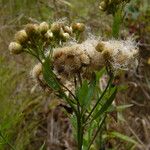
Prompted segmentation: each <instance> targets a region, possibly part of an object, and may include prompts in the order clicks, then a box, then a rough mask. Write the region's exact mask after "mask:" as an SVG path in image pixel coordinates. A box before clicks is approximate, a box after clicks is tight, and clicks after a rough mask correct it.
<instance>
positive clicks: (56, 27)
mask: <svg viewBox="0 0 150 150" xmlns="http://www.w3.org/2000/svg"><path fill="white" fill-rule="evenodd" d="M60 30H61V24H60V23H56V22H55V23H53V24H52V25H51V31H52V32H53V33H54V34H59V33H60Z"/></svg>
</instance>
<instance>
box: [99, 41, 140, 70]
mask: <svg viewBox="0 0 150 150" xmlns="http://www.w3.org/2000/svg"><path fill="white" fill-rule="evenodd" d="M99 51H100V50H99ZM101 51H102V52H101V54H102V55H103V57H104V59H105V60H106V61H107V62H110V64H111V65H112V67H113V68H114V69H128V67H130V66H132V65H135V64H134V63H135V62H136V58H137V57H136V56H137V54H138V48H137V44H136V43H135V42H134V41H133V40H132V39H128V40H109V41H102V42H101Z"/></svg>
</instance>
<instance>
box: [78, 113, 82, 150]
mask: <svg viewBox="0 0 150 150" xmlns="http://www.w3.org/2000/svg"><path fill="white" fill-rule="evenodd" d="M77 129H78V131H77V138H78V150H82V146H83V126H82V117H81V116H80V115H79V116H77Z"/></svg>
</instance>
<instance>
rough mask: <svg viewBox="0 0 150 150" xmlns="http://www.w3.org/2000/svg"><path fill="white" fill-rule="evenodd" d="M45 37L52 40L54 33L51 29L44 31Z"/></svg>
mask: <svg viewBox="0 0 150 150" xmlns="http://www.w3.org/2000/svg"><path fill="white" fill-rule="evenodd" d="M45 37H46V39H50V40H52V39H53V37H54V35H53V32H52V31H51V30H48V31H47V32H46V33H45Z"/></svg>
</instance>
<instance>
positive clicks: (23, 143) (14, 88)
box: [0, 0, 150, 150]
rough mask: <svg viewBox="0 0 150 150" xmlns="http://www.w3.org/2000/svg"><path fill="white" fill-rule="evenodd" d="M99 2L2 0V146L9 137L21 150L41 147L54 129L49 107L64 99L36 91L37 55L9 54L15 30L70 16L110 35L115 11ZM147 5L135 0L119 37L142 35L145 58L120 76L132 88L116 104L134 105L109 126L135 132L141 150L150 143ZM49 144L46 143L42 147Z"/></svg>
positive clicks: (119, 146)
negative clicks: (106, 9) (103, 9)
mask: <svg viewBox="0 0 150 150" xmlns="http://www.w3.org/2000/svg"><path fill="white" fill-rule="evenodd" d="M99 3H100V1H97V0H88V1H87V0H82V1H81V0H0V15H1V17H0V133H1V134H2V135H3V136H4V137H5V140H6V141H4V140H3V139H2V138H1V137H0V149H1V150H4V149H6V150H7V149H10V147H9V146H8V141H9V143H10V144H11V145H14V147H15V148H16V149H17V150H25V149H29V150H32V149H33V150H35V149H40V147H41V148H42V145H43V143H45V142H46V139H47V133H48V132H49V131H47V129H48V128H47V127H48V123H49V120H48V119H47V118H50V117H49V115H50V114H51V109H50V108H53V106H56V105H57V104H58V103H60V102H53V104H51V105H50V103H49V102H50V98H49V96H47V95H46V94H43V92H42V91H41V90H40V89H36V90H34V88H35V87H34V82H33V81H32V79H31V77H30V75H29V72H30V70H31V68H32V64H34V63H35V60H32V59H31V58H30V57H29V56H28V57H26V56H10V54H9V52H8V50H7V49H8V48H7V47H8V44H9V42H10V41H11V39H12V36H13V34H14V33H15V32H16V30H18V29H20V28H21V27H22V26H24V25H25V24H27V23H29V22H35V23H36V22H41V21H48V22H50V23H51V22H53V20H58V19H62V18H64V17H65V18H67V21H69V22H75V21H79V22H83V23H85V24H86V25H87V26H88V27H89V29H88V30H89V32H92V33H93V32H94V33H95V35H98V36H102V37H104V38H109V37H111V33H112V28H111V27H112V22H113V20H112V16H111V15H107V14H105V13H104V12H101V11H100V10H99V9H98V6H99ZM148 6H149V2H148V0H143V1H139V0H132V1H131V3H130V4H129V5H128V6H127V7H126V15H125V21H124V23H123V24H122V27H121V34H120V37H121V38H125V37H127V36H129V35H131V34H134V35H135V36H136V37H137V41H139V42H140V61H139V65H138V69H137V73H136V75H134V76H133V75H132V74H126V76H125V77H124V78H123V79H120V80H121V82H126V84H128V86H129V88H128V90H127V93H126V92H124V93H121V95H120V96H118V97H117V100H116V104H117V105H119V104H126V103H128V104H133V106H132V107H131V108H129V109H127V110H126V111H125V112H123V113H117V115H118V117H119V119H120V120H125V121H123V122H120V121H118V122H117V123H116V122H114V121H113V123H112V125H111V126H110V129H111V130H118V131H120V132H122V133H124V134H126V135H129V136H134V138H135V139H136V140H137V141H138V142H139V143H140V145H139V146H138V149H142V150H143V149H148V148H149V147H150V145H149V143H150V141H149V139H150V137H149V135H150V128H149V126H150V116H149V114H150V112H149V111H150V109H149V106H150V102H149V101H150V72H149V69H150V66H149V65H150V42H149V39H150V22H149V17H150V8H149V7H148ZM31 89H32V90H31ZM33 91H34V92H33ZM51 99H52V98H51ZM56 103H57V104H56ZM57 117H58V118H59V115H58V116H57ZM111 121H112V120H109V122H111ZM60 130H61V129H60ZM63 132H64V131H62V133H63ZM70 143H71V144H72V145H73V143H72V142H70ZM110 143H111V144H112V145H115V146H116V149H125V146H124V143H122V142H120V141H117V140H113V139H112V140H110ZM71 144H70V145H71ZM50 146H51V145H48V144H47V145H46V144H45V145H44V146H43V147H50ZM55 148H56V147H54V149H55Z"/></svg>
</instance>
